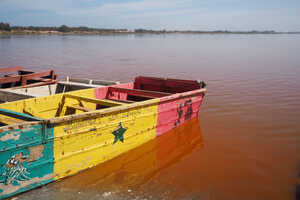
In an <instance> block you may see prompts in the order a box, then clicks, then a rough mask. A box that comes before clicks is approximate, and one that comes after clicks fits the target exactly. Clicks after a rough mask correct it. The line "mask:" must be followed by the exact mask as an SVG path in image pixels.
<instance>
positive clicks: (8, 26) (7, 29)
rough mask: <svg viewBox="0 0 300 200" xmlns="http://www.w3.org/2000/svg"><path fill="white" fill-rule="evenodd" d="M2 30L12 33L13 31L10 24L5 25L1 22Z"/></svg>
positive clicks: (0, 28) (0, 27)
mask: <svg viewBox="0 0 300 200" xmlns="http://www.w3.org/2000/svg"><path fill="white" fill-rule="evenodd" d="M0 30H2V31H10V30H11V29H10V25H9V23H3V22H1V23H0Z"/></svg>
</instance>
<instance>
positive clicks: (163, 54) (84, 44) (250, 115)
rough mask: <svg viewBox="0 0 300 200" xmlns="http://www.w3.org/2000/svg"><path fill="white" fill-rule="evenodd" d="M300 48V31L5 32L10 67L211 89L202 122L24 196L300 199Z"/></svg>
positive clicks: (3, 50) (3, 61) (0, 56)
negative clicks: (195, 82) (192, 82)
mask: <svg viewBox="0 0 300 200" xmlns="http://www.w3.org/2000/svg"><path fill="white" fill-rule="evenodd" d="M299 52H300V35H226V34H224V35H197V34H195V35H193V34H188V35H184V34H174V35H147V34H146V35H128V36H126V35H124V36H0V66H2V67H4V66H13V65H22V66H24V67H26V68H29V69H33V70H42V69H46V68H53V69H55V70H56V71H57V73H58V74H59V75H60V78H63V77H65V76H67V75H69V76H73V77H85V78H94V79H110V80H120V81H122V82H127V81H131V80H133V78H134V77H135V76H137V75H149V76H160V77H161V76H162V77H173V78H182V79H200V80H204V81H205V82H206V83H207V89H208V92H207V94H206V96H205V100H204V102H203V106H202V108H201V111H200V115H199V121H198V120H196V121H195V120H193V121H192V122H190V123H189V124H188V125H184V126H183V127H180V128H179V129H178V130H177V129H176V130H174V131H171V132H170V133H168V134H167V135H166V136H165V137H164V138H162V139H159V140H158V141H155V142H154V141H152V142H150V143H147V144H145V145H143V146H142V147H140V148H138V149H135V150H133V151H131V152H129V153H127V154H125V155H123V156H121V157H119V158H117V159H114V160H113V161H109V162H107V163H104V164H103V165H100V166H98V167H96V168H94V169H91V170H87V171H85V172H82V173H80V174H78V175H75V176H73V177H71V178H67V179H64V180H63V181H61V182H57V183H53V184H49V185H47V186H45V187H43V188H41V189H37V190H34V191H31V192H28V193H25V194H22V195H20V196H19V198H20V199H35V198H36V196H37V195H38V196H39V197H41V198H48V199H64V200H65V199H74V198H77V199H86V198H89V199H99V198H100V199H101V198H104V199H132V198H140V199H141V198H147V199H151V198H152V199H163V198H164V199H210V200H211V199H249V200H250V199H255V200H257V199H280V200H281V199H282V200H288V199H296V183H297V181H298V182H300V181H299V178H298V180H297V176H298V174H299V173H300V154H299V152H300V121H299V117H300V78H299V77H300V56H299ZM195 127H196V128H195ZM191 135H194V136H193V137H192V136H191ZM180 136H182V142H181V139H180V138H178V137H180ZM189 136H190V138H189V139H190V142H189V140H188V141H186V140H185V139H186V138H188V137H189ZM184 137H185V138H184ZM174 138H175V139H174ZM176 138H177V140H176ZM197 138H198V139H197ZM172 139H173V140H172ZM165 140H166V141H168V140H171V141H173V143H172V142H170V145H169V148H171V149H172V151H171V150H170V149H168V148H167V147H164V146H165V145H159V143H160V142H161V143H162V144H169V143H168V142H166V141H165ZM195 140H196V142H193V141H195ZM172 144H173V146H172ZM175 144H176V145H175ZM162 146H163V147H162ZM164 148H165V149H164ZM160 151H162V152H163V151H167V152H172V154H171V153H168V154H162V156H157V155H161V154H159V153H158V152H160ZM145 152H148V153H145ZM169 154H170V156H168V155H169ZM154 155H155V156H154ZM172 155H173V157H175V158H173V157H172ZM153 156H154V157H153ZM134 158H136V159H134ZM131 159H134V160H131ZM168 159H169V162H168V163H167V164H166V163H164V162H163V161H166V160H168ZM124 160H125V161H124ZM151 162H154V163H155V164H153V165H151V164H149V163H151ZM146 163H147V164H146ZM158 163H161V164H158ZM111 166H113V167H112V169H110V167H111ZM95 174H98V175H97V176H95Z"/></svg>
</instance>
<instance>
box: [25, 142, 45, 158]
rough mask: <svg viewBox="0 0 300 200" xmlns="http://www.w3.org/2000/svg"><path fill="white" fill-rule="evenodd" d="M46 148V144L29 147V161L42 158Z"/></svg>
mask: <svg viewBox="0 0 300 200" xmlns="http://www.w3.org/2000/svg"><path fill="white" fill-rule="evenodd" d="M44 149H45V147H44V145H39V146H33V147H30V149H29V151H30V156H29V158H28V160H27V162H32V161H35V160H38V159H40V158H41V157H42V156H43V151H44Z"/></svg>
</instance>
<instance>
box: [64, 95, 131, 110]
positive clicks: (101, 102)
mask: <svg viewBox="0 0 300 200" xmlns="http://www.w3.org/2000/svg"><path fill="white" fill-rule="evenodd" d="M64 97H66V98H73V99H77V100H82V101H87V102H90V103H95V104H99V105H103V106H108V107H112V106H121V105H126V104H125V103H120V102H114V101H111V100H107V99H93V98H88V97H82V96H77V95H72V94H64Z"/></svg>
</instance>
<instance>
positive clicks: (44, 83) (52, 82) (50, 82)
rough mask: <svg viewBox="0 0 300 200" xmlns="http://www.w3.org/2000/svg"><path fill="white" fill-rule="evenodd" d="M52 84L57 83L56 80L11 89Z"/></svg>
mask: <svg viewBox="0 0 300 200" xmlns="http://www.w3.org/2000/svg"><path fill="white" fill-rule="evenodd" d="M54 83H57V80H51V81H49V82H39V83H32V84H28V85H23V86H18V87H13V88H11V89H19V88H31V87H38V86H43V85H50V84H54Z"/></svg>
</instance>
